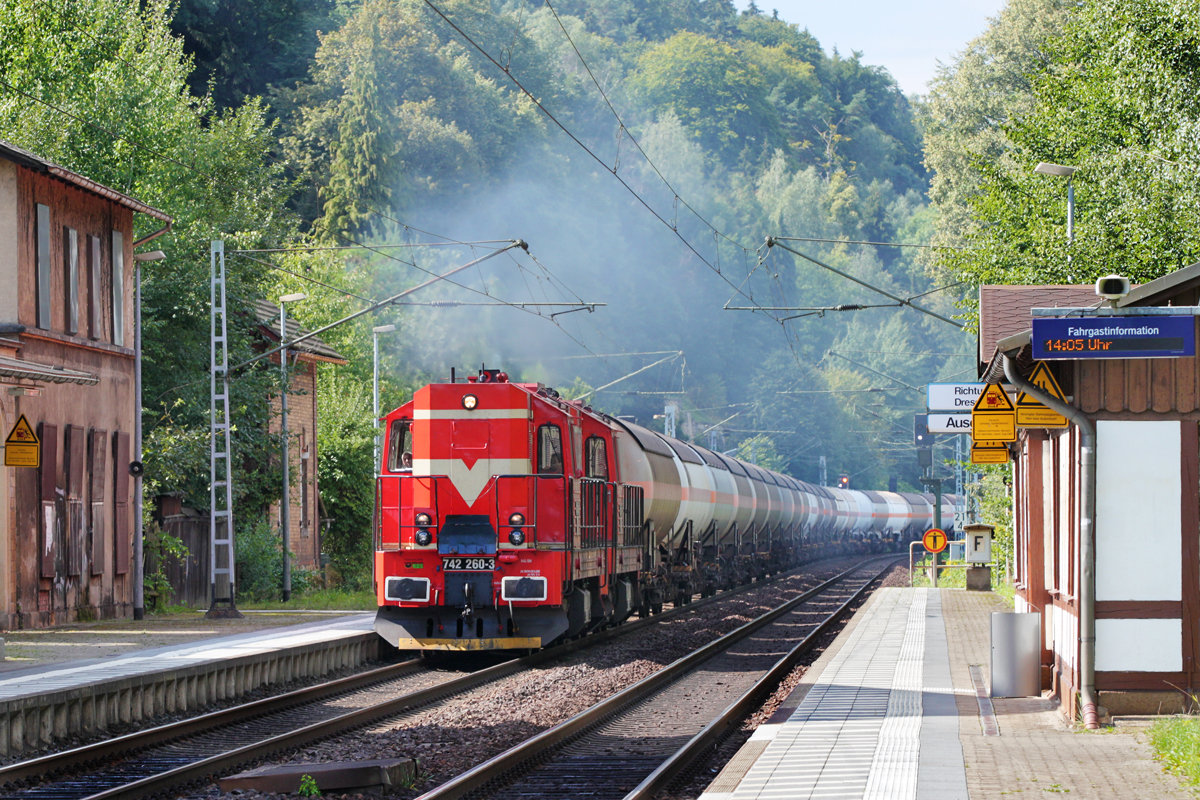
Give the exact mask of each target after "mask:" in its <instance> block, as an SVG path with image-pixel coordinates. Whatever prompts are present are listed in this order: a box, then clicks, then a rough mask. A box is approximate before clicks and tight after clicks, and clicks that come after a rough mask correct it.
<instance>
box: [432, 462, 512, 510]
mask: <svg viewBox="0 0 1200 800" xmlns="http://www.w3.org/2000/svg"><path fill="white" fill-rule="evenodd" d="M412 474H413V475H445V476H447V477H448V478H450V482H451V483H452V484H454V488H455V489H457V490H458V494H459V496H460V497H462V499H463V502H464V503H466V504H467V505H468V506H472V505H475V501H476V500H478V499H479V495H480V494H481V493H482V492H483V490H484V489H485V488H487V485H488V481H490V480H491V479H492V476H493V475H528V474H529V459H527V458H481V459H479V460H478V461H476V462H475V463H474V464H472V465H471V466H469V467H468V466H467V462H466V461H464V460H463V459H461V458H417V459H414V460H413V471H412Z"/></svg>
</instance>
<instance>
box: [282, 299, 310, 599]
mask: <svg viewBox="0 0 1200 800" xmlns="http://www.w3.org/2000/svg"><path fill="white" fill-rule="evenodd" d="M307 299H308V295H306V294H304V293H303V292H296V293H295V294H285V295H283V296H282V297H280V298H279V344H280V346H281V347H282V348H283V349H282V350H280V351H279V374H280V376H281V377H282V379H283V384H282V388H281V390H280V392H279V411H280V414H279V416H280V426H279V427H280V428H281V430H282V433H283V500H282V502H280V504H279V527H280V534H281V537H282V539H283V602H285V603H286V602H287V601H289V600H291V599H292V560H291V556H290V555H289V553H288V547H289V546H290V545H291V535H290V534H291V530H292V528H291V524H292V514H291V511H292V492H291V483H290V480H291V476H290V475H289V467H290V466H291V464H290V463H289V462H288V458H289V456H288V387H289V383H288V366H287V363H288V351H287V304H288V303H298V302H300V301H301V300H307Z"/></svg>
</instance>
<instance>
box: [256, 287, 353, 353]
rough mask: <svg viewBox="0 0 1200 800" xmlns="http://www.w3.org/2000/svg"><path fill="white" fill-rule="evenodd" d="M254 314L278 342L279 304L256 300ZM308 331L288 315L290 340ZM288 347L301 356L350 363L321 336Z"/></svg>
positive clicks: (288, 335) (267, 332) (264, 328)
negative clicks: (322, 339)
mask: <svg viewBox="0 0 1200 800" xmlns="http://www.w3.org/2000/svg"><path fill="white" fill-rule="evenodd" d="M254 316H255V317H256V318H257V319H258V321H259V323H260V324H261V325H262V327H263V331H264V332H265V333H266V334H267V336H268V337H270V338H271V339H272V340H274V341H276V342H278V341H279V306H277V305H275V304H274V303H272V302H271V301H269V300H256V301H255V302H254ZM306 333H308V331H307V330H305V329H304V328H302V327H300V323H299V322H298V321H297V320H296V319H295V318H293V317H288V320H287V338H288V341H289V342H290V341H292V340H293V339H296V338H297V337H299V336H303V335H304V334H306ZM288 349H294V350H295V351H296V352H298V353H301V354H302V355H301V358H305V357H307V358H309V359H311V360H313V361H327V362H329V363H331V364H348V363H350V362H348V361H347V360H346V358H345V356H343V355H342V354H341V353H339V352H338V351H337V350H334V349H333V348H332V347H330V346H329V345H327V344H325V342H323V341H321V339H320V337H317V336H313V337H312V338H310V339H305V340H304V341H303V342H300V344H298V345H295V347H294V348H293V347H292V346H291V345H289V346H288Z"/></svg>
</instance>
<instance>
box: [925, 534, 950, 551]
mask: <svg viewBox="0 0 1200 800" xmlns="http://www.w3.org/2000/svg"><path fill="white" fill-rule="evenodd" d="M921 541H922V543H924V545H925V549H926V550H928V551H929V552H931V553H940V552H942V551H943V550H945V549H946V545H948V544H950V540H949V539H948V538H947V537H946V532H945V531H944V530H942V529H941V528H930V529H929V530H927V531H925V535H924V536H923V537H922V538H921Z"/></svg>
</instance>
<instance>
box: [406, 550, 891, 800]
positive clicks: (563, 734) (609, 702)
mask: <svg viewBox="0 0 1200 800" xmlns="http://www.w3.org/2000/svg"><path fill="white" fill-rule="evenodd" d="M880 558H889V559H891V560H893V561H894V560H896V559H895V556H894V555H888V556H878V557H876V558H869V559H866V560H864V561H862V562H860V563H859V564H857V565H855V566H854V567H852V568H850V569H848V570H846V571H844V572H842V573H839V574H838V575H835V576H834V577H832V578H830V579H829V580H827V581H825V582H824V583H821V584H819V585H817V586H815V587H813V588H812V589H809V590H808V591H807V592H804V593H803V594H801V595H799V596H797V597H794V598H793V599H791V600H789V601H787V602H786V603H784V604H783V605H781V606H779V607H777V608H775V609H772V610H771V611H768V612H766V613H765V614H762V615H761V616H759V617H757V618H756V619H753V620H751V621H750V622H747V623H746V624H745V625H742V626H741V627H739V628H737V629H735V630H733V631H730V632H729V633H727V634H725V635H724V636H722V637H720V638H719V639H716V640H714V641H712V642H710V643H708V644H706V645H704V646H703V647H701V648H699V649H697V650H694V651H692V652H691V653H689V654H688V655H686V656H683V657H682V658H679V659H677V660H676V661H674V662H672V663H671V664H668V665H667V666H665V667H663V668H662V669H660V670H658V671H657V672H655V673H654V674H652V675H648V676H647V677H645V678H643V679H642V680H640V681H638V682H637V683H635V684H633V685H631V686H628V687H626V688H625V689H623V690H622V691H620V692H618V693H617V694H615V695H612V696H611V697H609V698H607V699H605V700H601V701H600V702H599V703H596V704H595V705H593V706H591V707H590V708H588V709H587V710H585V711H583V712H581V713H579V714H577V715H575V716H574V717H571V718H570V719H567V720H564V721H563V722H560V723H558V724H557V725H555V726H553V727H552V728H548V729H547V730H544V731H542V732H541V733H539V734H537V735H535V736H533V737H531V738H529V739H527V740H525V741H524V742H522V743H521V744H519V745H516V746H515V747H512V748H510V749H508V750H506V751H505V752H503V753H500V754H499V755H497V756H495V757H493V758H491V759H489V760H487V761H485V762H484V763H482V764H479V765H477V766H475V767H473V768H472V769H469V770H467V771H466V772H464V773H462V774H461V775H458V776H457V777H455V778H452V779H451V780H449V781H447V782H446V783H443V784H442V785H441V786H438V787H436V788H434V789H432V790H430V791H428V792H426V793H424V794H422V795H420V796H419V797H418V798H417V800H454V799H455V798H460V797H464V796H465V795H467V794H469V793H471V792H474V791H476V790H478V789H480V788H482V787H483V786H485V785H486V784H488V783H490V782H492V781H494V780H497V779H498V778H500V777H501V776H503V775H504V774H505V773H507V772H509V771H512V770H515V769H518V768H519V767H520V766H521V765H522V764H525V763H528V762H530V761H533V760H534V759H537V758H538V757H540V756H541V755H542V754H544V753H545V752H546V751H548V750H550V749H552V748H554V747H555V746H557V745H559V744H562V743H564V742H566V741H567V740H569V739H572V738H573V737H574V736H575V735H576V734H579V733H582V732H583V731H584V730H586V729H587V728H589V727H591V726H593V725H595V724H597V723H599V722H601V721H602V720H604V719H606V718H608V717H611V716H613V715H615V714H617V713H619V712H621V711H623V710H624V709H626V708H628V707H629V706H631V705H633V704H634V703H637V702H639V701H641V700H643V699H645V698H646V697H648V696H650V695H651V694H653V693H654V692H656V691H657V690H658V689H660V688H662V687H664V686H666V685H667V684H669V683H672V682H673V681H675V680H676V679H678V678H680V677H682V676H683V675H685V674H687V673H689V672H691V671H692V670H693V669H694V668H695V667H697V666H698V665H700V664H702V663H704V662H706V661H708V660H709V659H710V658H712V657H713V656H715V655H717V654H719V653H720V652H722V651H723V650H725V649H727V648H728V647H729V646H731V645H733V644H735V643H736V642H738V641H740V640H742V639H744V638H746V637H747V636H749V635H750V634H752V633H754V632H755V631H758V630H760V629H761V628H763V627H765V626H767V625H769V624H771V623H772V622H774V621H775V620H776V619H778V618H779V617H782V616H784V615H785V614H787V613H788V612H790V611H792V610H793V609H795V608H796V607H797V606H799V605H801V604H803V603H805V602H807V601H808V600H811V599H812V598H814V597H816V596H817V595H819V594H821V593H823V592H825V591H827V590H828V589H830V588H832V587H833V586H836V585H837V584H839V583H841V582H842V581H844V580H846V579H847V578H849V577H850V576H851V575H853V574H854V573H856V572H860V571H861V570H862V569H863V567H864V565H865V564H868V563H870V562H872V561H878V560H880ZM891 566H892V565H891V564H889V565H888V566H887V567H885V568H884V570H883V571H881V572H880V573H878V574H877V575H875V576H874V577H872V578H871V579H870V580H869V581H867V582H866V583H865V584H864V585H863V589H860V590H859V591H858V592H856V594H861V592H862V591H863V590H865V588H866V587H867V586H870V585H871V584H872V583H873V582H874V581H875V580H876V579H877V578H878V577H879V575H881V574H883V572H886V571H887V570H888V569H890V568H891ZM845 608H846V606H845V605H843V606H841V607H840V608H839V609H838V611H837V612H834V613H835V614H841V613H844V610H845ZM806 638H807V637H806ZM789 655H790V654H789ZM689 744H690V743H689Z"/></svg>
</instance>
